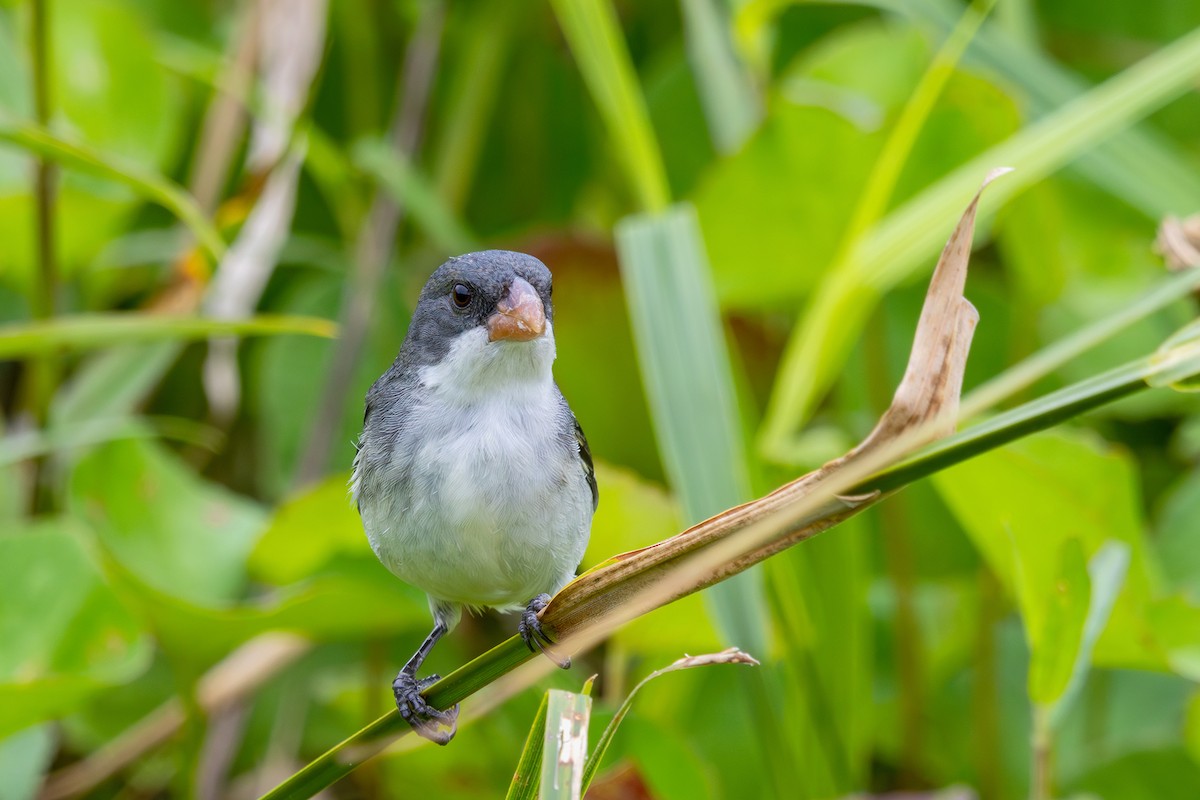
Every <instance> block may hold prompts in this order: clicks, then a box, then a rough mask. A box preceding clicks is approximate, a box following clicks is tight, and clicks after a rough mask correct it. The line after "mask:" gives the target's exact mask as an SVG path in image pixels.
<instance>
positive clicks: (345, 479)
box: [249, 473, 375, 585]
mask: <svg viewBox="0 0 1200 800" xmlns="http://www.w3.org/2000/svg"><path fill="white" fill-rule="evenodd" d="M339 555H348V556H355V557H365V558H374V557H375V556H374V554H373V553H372V552H371V548H370V545H369V544H368V543H367V537H366V534H365V533H363V528H362V522H361V521H360V520H359V518H358V512H357V511H356V510H355V508H354V503H353V501H352V500H351V499H350V476H349V475H348V474H346V473H339V474H337V475H334V476H332V477H330V478H327V479H326V480H324V481H322V482H321V483H319V484H317V485H316V486H313V487H310V488H308V489H305V490H303V491H302V492H301V493H300V494H298V495H295V496H293V497H291V498H290V499H288V500H286V501H285V502H284V503H283V504H281V505H280V506H279V507H278V508H276V509H275V511H274V513H273V515H272V517H271V521H270V523H269V524H268V525H267V529H266V531H265V532H264V533H263V535H262V537H261V538H259V540H258V543H257V544H256V545H255V546H254V550H253V552H252V553H251V554H250V561H249V567H250V571H251V572H252V573H253V574H254V575H255V577H257V578H260V579H261V580H265V581H267V582H268V583H273V584H276V585H284V584H288V583H293V582H295V581H299V580H302V579H304V578H306V577H308V576H310V575H314V574H316V573H317V572H318V571H319V570H320V569H321V568H322V567H324V566H325V565H326V564H327V563H329V561H330V560H332V559H333V558H335V557H336V556H339Z"/></svg>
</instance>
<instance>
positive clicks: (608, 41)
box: [551, 0, 671, 212]
mask: <svg viewBox="0 0 1200 800" xmlns="http://www.w3.org/2000/svg"><path fill="white" fill-rule="evenodd" d="M551 5H552V6H554V12H555V14H557V15H558V21H559V24H560V25H562V29H563V33H564V34H565V35H566V37H567V42H568V43H569V44H570V46H571V52H573V53H574V54H575V60H576V62H577V63H578V64H579V71H580V72H582V73H583V78H584V80H585V81H586V82H587V85H588V89H589V91H590V92H591V94H592V99H593V100H594V101H595V103H596V107H597V108H598V109H599V111H600V116H601V118H602V119H603V121H604V125H605V127H606V128H607V129H608V135H609V137H611V139H612V142H613V146H614V147H615V148H616V155H617V160H618V161H619V162H620V165H621V168H622V169H623V170H624V172H625V179H626V181H627V182H628V184H629V186H630V188H631V189H632V191H633V193H634V195H635V197H636V198H637V203H638V206H639V207H640V208H641V209H642V210H643V211H651V212H654V211H661V210H662V209H664V208H666V206H667V204H668V203H669V202H670V198H671V191H670V188H669V186H668V184H667V172H666V168H665V167H664V166H663V162H662V155H661V153H660V152H659V149H658V142H657V141H656V140H655V138H654V129H653V128H652V127H651V125H650V115H649V113H648V112H647V111H646V103H645V100H644V99H643V98H642V93H641V92H640V91H639V90H638V85H637V75H636V73H635V72H634V69H633V63H632V61H630V58H629V51H628V50H627V49H626V48H625V42H624V40H623V39H622V38H621V29H620V26H619V25H618V22H617V13H616V11H614V10H613V7H612V4H611V3H609V2H607V0H551Z"/></svg>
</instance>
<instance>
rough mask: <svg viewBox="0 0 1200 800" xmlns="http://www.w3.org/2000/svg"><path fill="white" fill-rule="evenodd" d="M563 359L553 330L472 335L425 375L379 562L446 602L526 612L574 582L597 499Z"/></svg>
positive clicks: (399, 445)
mask: <svg viewBox="0 0 1200 800" xmlns="http://www.w3.org/2000/svg"><path fill="white" fill-rule="evenodd" d="M553 349H554V343H553V334H552V332H551V331H549V330H548V331H547V335H546V336H543V337H542V338H540V339H538V340H535V341H533V342H528V343H501V344H496V343H489V342H487V339H486V332H485V331H483V330H479V331H478V332H476V331H472V332H469V333H467V334H464V335H463V336H461V337H460V339H459V341H457V342H456V343H455V345H454V347H453V348H452V350H451V352H450V354H449V355H448V356H447V357H446V358H445V359H444V360H443V361H442V362H441V363H440V364H439V365H437V366H434V367H427V368H425V369H424V370H423V371H422V373H421V375H420V378H421V382H422V391H421V392H419V393H418V396H419V398H420V399H419V401H418V403H417V404H416V406H415V407H414V408H413V409H412V411H411V415H410V416H409V418H408V422H407V424H406V425H405V429H404V431H402V433H401V435H400V438H399V441H397V442H396V445H395V448H394V450H393V452H392V456H391V461H390V464H389V467H388V468H389V469H390V471H391V472H392V474H393V475H394V476H395V480H396V485H397V491H395V492H394V493H392V495H391V498H390V499H391V502H383V503H375V504H373V507H372V508H371V509H367V508H364V509H363V520H364V524H365V526H366V529H367V535H368V538H369V539H370V540H371V544H372V546H373V547H374V549H375V552H376V553H377V554H378V555H379V557H380V560H382V561H383V563H384V564H385V565H387V567H388V568H389V569H390V570H391V571H392V572H394V573H395V574H396V575H398V576H399V577H400V578H402V579H403V580H405V581H406V582H408V583H411V584H413V585H415V586H417V587H419V588H421V589H424V590H425V591H426V592H428V593H429V594H430V596H431V597H433V598H435V599H438V600H442V601H449V602H452V603H462V604H466V605H470V606H495V607H502V608H517V607H523V606H524V605H525V604H526V603H527V602H528V601H529V600H530V598H532V597H534V596H535V595H537V594H540V593H541V592H554V591H557V589H558V588H560V587H561V586H562V585H563V584H564V583H566V582H567V581H568V580H570V578H571V577H572V575H573V574H574V569H575V567H576V566H577V565H578V563H579V560H580V559H581V558H582V556H583V550H584V548H585V547H586V545H587V535H588V529H589V527H590V524H591V513H592V507H591V494H590V489H589V488H588V486H587V483H586V480H585V478H584V474H583V469H582V467H581V465H580V462H579V457H578V454H577V451H575V450H573V449H572V447H571V446H570V445H571V444H573V431H571V430H569V429H565V427H564V426H565V424H569V418H565V417H564V412H563V409H562V408H561V406H560V400H559V395H558V391H557V389H556V388H555V386H554V382H553V378H552V376H551V374H550V363H552V361H553V358H554V352H553ZM565 434H567V435H569V436H568V438H564V435H565Z"/></svg>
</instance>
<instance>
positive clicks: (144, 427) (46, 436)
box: [0, 417, 220, 466]
mask: <svg viewBox="0 0 1200 800" xmlns="http://www.w3.org/2000/svg"><path fill="white" fill-rule="evenodd" d="M157 438H161V439H171V440H174V441H177V442H185V443H188V444H194V445H197V446H199V447H207V448H209V449H213V448H214V447H215V446H216V444H217V442H218V441H219V439H220V434H219V433H217V431H215V430H213V429H212V428H210V427H209V426H207V425H203V424H201V423H197V422H193V421H192V420H188V419H180V418H167V417H158V418H150V417H142V418H138V417H116V418H112V417H109V418H98V419H93V420H89V421H88V422H84V423H78V424H67V425H61V426H56V427H54V428H52V429H50V430H46V431H20V432H17V433H10V434H9V435H7V436H5V437H3V438H0V466H6V465H9V464H17V463H20V462H21V461H25V460H27V459H31V458H39V457H41V456H46V455H50V454H52V453H59V452H62V451H67V450H77V449H82V448H86V447H91V446H93V445H97V444H103V443H104V442H111V441H113V440H115V439H157Z"/></svg>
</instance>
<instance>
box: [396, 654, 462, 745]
mask: <svg viewBox="0 0 1200 800" xmlns="http://www.w3.org/2000/svg"><path fill="white" fill-rule="evenodd" d="M439 680H441V676H440V675H430V676H429V677H428V678H422V679H421V680H417V679H416V677H414V676H412V675H409V674H408V673H406V672H401V673H400V674H399V675H397V676H396V680H394V681H392V694H394V695H395V696H396V708H398V709H399V710H400V716H402V717H404V719H405V721H407V722H408V724H409V725H411V726H412V729H413V730H414V731H415V732H416V734H417V735H418V736H420V737H422V738H424V739H428V740H429V741H431V742H437V743H438V744H448V743H449V742H450V740H451V739H453V738H454V734H455V733H456V732H457V731H458V705H457V704H456V705H455V706H454V708H450V709H447V710H445V711H439V710H438V709H436V708H434V707H433V706H431V705H429V703H428V702H427V701H426V700H425V698H424V697H422V696H421V692H423V691H424V690H425V689H427V688H428V687H430V686H432V685H433V684H435V683H437V682H438V681H439Z"/></svg>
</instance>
